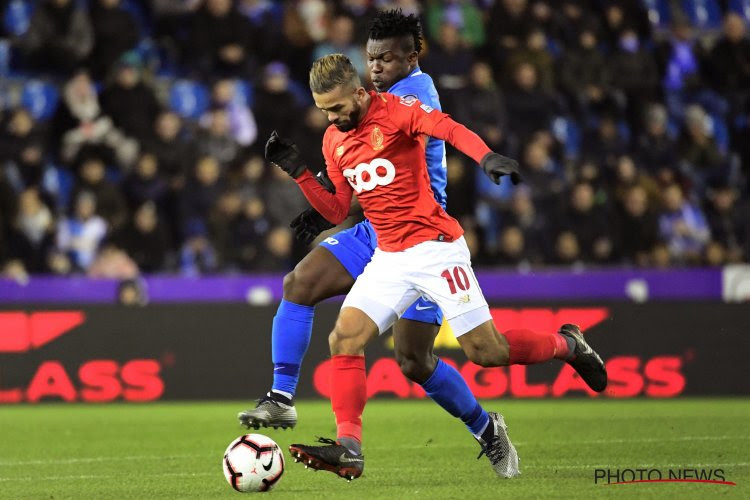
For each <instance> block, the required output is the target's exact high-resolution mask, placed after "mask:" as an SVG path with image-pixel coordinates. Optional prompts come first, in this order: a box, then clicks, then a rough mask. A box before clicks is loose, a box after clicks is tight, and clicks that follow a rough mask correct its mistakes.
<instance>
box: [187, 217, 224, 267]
mask: <svg viewBox="0 0 750 500" xmlns="http://www.w3.org/2000/svg"><path fill="white" fill-rule="evenodd" d="M218 266H219V262H218V259H217V256H216V251H215V250H214V248H213V245H212V244H211V241H210V240H209V238H208V233H207V229H206V225H205V223H204V222H203V221H202V220H198V219H193V220H191V221H190V222H189V223H188V225H187V229H186V233H185V242H184V243H183V244H182V248H181V249H180V272H181V273H182V274H183V275H185V276H200V275H201V274H209V273H212V272H215V271H217V270H218Z"/></svg>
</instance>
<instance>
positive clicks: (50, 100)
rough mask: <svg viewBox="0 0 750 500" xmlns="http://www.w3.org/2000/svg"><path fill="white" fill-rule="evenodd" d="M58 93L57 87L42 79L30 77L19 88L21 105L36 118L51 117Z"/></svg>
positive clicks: (55, 106)
mask: <svg viewBox="0 0 750 500" xmlns="http://www.w3.org/2000/svg"><path fill="white" fill-rule="evenodd" d="M59 97H60V94H59V92H58V90H57V87H55V85H53V84H52V83H49V82H46V81H44V80H37V79H31V80H27V81H26V82H24V84H23V87H22V89H21V106H23V107H24V108H26V109H28V110H29V112H30V113H31V114H32V116H33V117H34V118H35V119H37V120H46V119H47V118H49V117H51V116H52V114H53V113H54V112H55V109H56V108H57V101H58V99H59Z"/></svg>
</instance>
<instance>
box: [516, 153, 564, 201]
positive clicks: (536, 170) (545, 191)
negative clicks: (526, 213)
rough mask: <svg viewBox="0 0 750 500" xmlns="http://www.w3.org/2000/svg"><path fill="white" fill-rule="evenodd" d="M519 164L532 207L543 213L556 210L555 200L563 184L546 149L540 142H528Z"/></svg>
mask: <svg viewBox="0 0 750 500" xmlns="http://www.w3.org/2000/svg"><path fill="white" fill-rule="evenodd" d="M520 163H521V171H522V172H523V181H524V185H526V186H528V187H529V188H530V189H531V196H532V198H533V200H534V205H536V206H537V207H538V208H539V210H540V211H543V212H544V211H547V210H556V209H557V207H556V206H555V200H557V199H559V195H560V194H561V193H562V191H563V189H564V187H565V184H564V179H563V177H562V175H561V173H560V171H559V169H558V168H557V166H556V165H555V163H554V161H553V160H552V158H550V155H549V151H548V150H547V148H545V146H544V145H543V143H542V142H540V141H533V142H529V143H528V144H527V145H526V147H525V148H524V150H523V154H522V156H521V158H520Z"/></svg>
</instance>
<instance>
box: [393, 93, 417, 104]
mask: <svg viewBox="0 0 750 500" xmlns="http://www.w3.org/2000/svg"><path fill="white" fill-rule="evenodd" d="M398 102H400V103H401V104H403V105H404V106H413V105H414V103H415V102H417V96H415V95H414V94H406V95H402V96H401V97H400V98H399V100H398Z"/></svg>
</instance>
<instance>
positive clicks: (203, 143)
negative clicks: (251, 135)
mask: <svg viewBox="0 0 750 500" xmlns="http://www.w3.org/2000/svg"><path fill="white" fill-rule="evenodd" d="M229 118H230V117H229V113H228V112H227V109H226V108H224V107H220V106H214V107H213V108H211V111H210V112H209V114H208V117H207V125H206V126H205V128H202V129H201V130H200V131H199V132H198V134H197V135H196V138H195V149H196V152H197V154H198V155H199V156H210V157H212V158H214V159H215V160H216V161H218V162H219V164H220V166H221V169H222V171H223V172H225V171H226V170H227V169H229V167H231V166H232V164H233V163H234V161H235V160H236V159H237V156H238V155H239V152H240V145H239V144H238V143H237V141H236V140H235V138H234V137H233V136H232V131H231V128H230V122H229Z"/></svg>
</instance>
